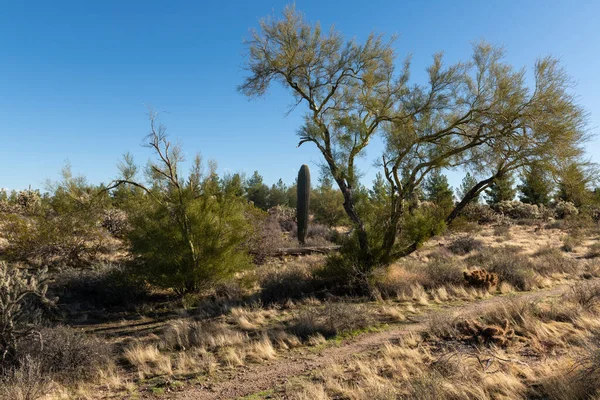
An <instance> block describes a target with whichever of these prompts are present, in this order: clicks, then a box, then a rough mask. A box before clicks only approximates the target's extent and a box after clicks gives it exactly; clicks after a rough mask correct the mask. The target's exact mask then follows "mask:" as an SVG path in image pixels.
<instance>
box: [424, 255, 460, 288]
mask: <svg viewBox="0 0 600 400" xmlns="http://www.w3.org/2000/svg"><path fill="white" fill-rule="evenodd" d="M464 270H465V264H464V263H463V262H462V261H460V260H458V259H456V258H453V257H449V256H448V255H447V254H443V253H437V254H436V253H434V254H432V255H431V256H430V259H429V261H428V262H427V264H426V265H424V266H423V277H424V280H423V281H422V282H421V285H423V287H424V288H425V289H433V288H437V287H442V286H447V285H459V284H461V283H463V281H464V277H463V271H464Z"/></svg>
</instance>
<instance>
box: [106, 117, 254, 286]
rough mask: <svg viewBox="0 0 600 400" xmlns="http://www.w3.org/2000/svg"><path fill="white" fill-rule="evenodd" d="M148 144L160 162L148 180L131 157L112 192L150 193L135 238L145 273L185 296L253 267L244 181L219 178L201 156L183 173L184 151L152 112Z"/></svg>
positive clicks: (136, 216) (136, 219) (152, 164)
mask: <svg viewBox="0 0 600 400" xmlns="http://www.w3.org/2000/svg"><path fill="white" fill-rule="evenodd" d="M146 142H147V147H149V148H150V149H152V150H153V152H154V154H155V156H156V158H155V160H151V161H149V162H148V165H147V166H146V168H145V176H146V179H145V182H144V180H140V179H138V178H137V171H138V168H137V167H136V166H135V164H134V163H133V160H132V159H131V158H130V157H126V158H125V159H124V161H123V163H121V164H120V171H121V177H120V178H119V179H116V180H115V181H113V182H112V184H111V185H110V186H108V187H107V188H106V190H114V189H116V188H118V187H120V186H122V185H127V186H133V187H136V188H139V189H141V190H142V191H143V192H144V193H145V199H146V201H145V202H143V203H141V204H140V205H139V207H138V209H137V210H136V211H135V212H134V213H133V215H131V218H130V222H131V225H132V228H131V231H130V233H129V234H128V238H129V241H130V242H131V248H132V252H133V253H134V254H136V255H138V256H139V257H140V260H141V261H142V266H143V276H144V277H146V278H147V280H148V281H149V282H151V283H153V284H156V285H158V286H162V287H166V288H172V289H173V290H175V292H177V293H179V294H183V293H186V292H191V291H198V290H201V289H205V288H207V287H210V285H212V284H213V283H214V282H216V281H219V280H221V279H224V278H226V277H229V276H230V275H231V274H233V273H234V272H236V271H238V270H240V269H241V268H243V267H244V266H246V265H248V262H249V257H248V253H247V250H246V249H245V248H244V243H245V242H246V241H247V238H248V235H249V226H248V222H247V221H246V219H245V217H244V208H245V207H246V201H245V200H244V199H243V198H241V197H240V196H239V192H240V187H241V185H240V182H239V180H238V179H225V180H223V181H221V180H219V179H218V175H217V172H216V164H215V163H208V167H209V168H208V170H204V163H203V162H202V159H201V158H200V156H199V155H197V156H196V157H195V158H194V160H193V163H192V167H191V170H190V172H189V174H188V175H187V177H184V176H182V174H181V171H180V169H181V164H182V162H183V161H184V157H183V154H182V150H181V148H180V147H179V146H176V145H173V144H172V143H171V142H170V141H169V140H168V137H167V134H166V128H165V127H164V126H163V125H161V124H159V123H158V122H157V115H156V113H154V112H151V113H150V133H149V134H148V136H147V137H146Z"/></svg>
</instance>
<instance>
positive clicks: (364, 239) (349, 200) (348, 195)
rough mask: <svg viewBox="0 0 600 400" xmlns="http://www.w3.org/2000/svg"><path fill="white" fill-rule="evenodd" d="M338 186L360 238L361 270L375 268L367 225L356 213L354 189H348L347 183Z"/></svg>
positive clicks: (345, 207)
mask: <svg viewBox="0 0 600 400" xmlns="http://www.w3.org/2000/svg"><path fill="white" fill-rule="evenodd" d="M338 185H339V186H340V189H341V190H342V194H343V195H344V210H345V211H346V214H347V215H348V217H349V218H350V220H351V221H352V222H353V223H354V226H355V228H356V230H357V236H358V246H359V249H360V255H361V256H360V258H361V259H360V261H361V263H362V264H363V265H361V266H360V267H361V268H364V269H365V270H368V269H370V268H371V267H372V266H373V256H372V254H371V249H370V246H369V237H368V234H367V230H366V229H365V224H364V223H363V221H362V219H361V218H360V217H359V216H358V213H357V212H356V206H355V204H354V196H353V195H352V189H351V188H350V187H348V186H347V185H346V184H345V182H343V181H342V182H341V183H340V182H339V181H338Z"/></svg>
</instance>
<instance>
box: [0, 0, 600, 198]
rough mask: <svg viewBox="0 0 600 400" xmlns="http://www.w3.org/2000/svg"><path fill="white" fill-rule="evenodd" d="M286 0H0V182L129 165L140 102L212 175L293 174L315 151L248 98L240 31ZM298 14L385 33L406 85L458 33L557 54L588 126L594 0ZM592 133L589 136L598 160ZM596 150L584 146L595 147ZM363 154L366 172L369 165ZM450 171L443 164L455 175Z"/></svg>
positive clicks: (292, 121) (515, 53) (596, 92)
mask: <svg viewBox="0 0 600 400" xmlns="http://www.w3.org/2000/svg"><path fill="white" fill-rule="evenodd" d="M286 3H287V2H285V1H274V0H270V1H266V0H259V1H222V2H204V1H169V2H167V1H133V0H129V1H123V0H121V1H109V0H104V1H96V2H91V1H52V2H49V1H37V2H35V1H25V0H24V1H5V2H3V4H2V5H1V7H0V57H1V59H0V171H2V173H1V174H0V187H4V188H11V189H12V188H25V187H27V186H28V185H29V184H31V185H32V186H33V187H41V186H43V184H44V181H45V180H47V179H57V178H58V176H59V171H60V169H61V167H62V166H63V165H64V163H65V161H66V160H69V162H70V164H71V165H72V168H73V171H74V172H75V173H77V174H83V175H85V176H86V177H87V178H88V179H89V180H90V181H91V182H94V183H99V182H102V181H104V182H108V181H110V179H112V178H114V177H115V176H116V174H117V171H116V167H115V165H116V163H117V161H118V159H119V157H120V156H121V155H122V154H123V153H124V152H126V151H131V152H132V153H133V154H134V155H135V157H136V159H137V161H138V162H139V163H145V162H146V160H147V159H148V157H149V156H150V154H149V152H148V149H145V148H142V147H141V146H140V144H141V142H142V138H143V137H144V135H145V134H146V133H147V129H148V122H147V115H146V114H147V107H152V108H154V109H156V110H158V111H162V114H161V115H162V121H163V122H164V123H165V124H166V125H167V127H168V132H170V135H171V137H172V139H173V140H176V141H180V142H181V143H182V144H183V148H184V151H185V153H186V154H187V155H188V158H190V159H191V158H192V156H193V155H194V153H195V152H197V151H200V152H201V153H202V155H203V157H204V158H206V159H214V160H216V161H217V162H218V164H219V168H220V171H221V172H245V173H246V174H247V175H250V174H251V173H252V171H254V170H258V171H259V172H260V173H261V174H262V175H263V176H264V177H265V181H266V182H267V183H269V184H270V183H274V182H275V181H276V180H277V179H278V178H280V177H281V178H283V179H284V181H286V182H292V181H293V179H294V177H295V175H296V173H297V170H298V168H299V167H300V165H301V164H303V163H307V164H309V165H310V166H313V167H314V168H316V165H317V163H319V162H320V160H321V159H320V157H319V154H318V153H317V152H316V151H315V149H314V148H312V147H310V146H307V145H304V146H302V147H301V148H296V144H297V138H296V135H295V132H296V130H297V128H298V127H299V125H300V122H301V118H300V117H301V112H294V113H292V114H291V115H288V116H286V115H285V114H286V111H287V109H288V106H289V105H290V103H291V97H290V96H289V94H287V93H286V92H285V91H284V90H283V89H281V88H278V87H273V88H272V89H271V91H270V93H269V95H268V96H267V97H265V98H262V99H259V100H253V101H248V100H247V99H246V98H244V97H243V96H242V95H241V94H239V93H238V92H237V91H236V86H237V85H238V84H240V83H241V82H242V80H243V77H244V71H243V62H244V51H245V49H244V46H243V44H242V41H243V38H244V37H247V36H248V30H249V28H252V27H257V25H258V20H259V19H260V18H261V17H263V16H265V15H268V14H273V13H277V14H279V13H280V12H281V10H282V9H283V8H284V7H285V5H286ZM296 6H297V8H298V9H300V10H302V11H303V12H304V13H305V14H306V16H307V19H308V20H310V21H317V20H319V21H321V23H322V24H323V25H324V26H329V25H331V24H335V26H336V28H337V29H339V30H340V31H341V32H342V33H343V34H344V35H346V37H356V38H357V39H358V40H361V39H363V38H365V37H366V36H367V35H368V34H369V32H371V31H377V32H380V33H386V34H397V35H398V40H397V42H396V48H397V52H398V55H399V58H400V60H399V61H401V60H402V59H403V58H404V57H405V56H406V55H407V54H409V53H411V54H412V55H413V63H412V71H413V79H414V82H420V83H423V78H424V74H423V70H424V69H425V67H426V66H427V65H428V64H429V62H430V61H431V55H432V54H433V53H434V52H437V51H440V50H443V51H444V52H445V55H446V59H447V60H448V62H453V61H458V60H466V59H468V57H469V56H470V52H471V42H473V41H476V40H479V39H486V40H488V41H490V42H492V43H495V44H503V45H504V46H505V48H506V52H507V59H508V60H509V61H510V62H511V63H513V64H514V65H515V66H518V67H522V66H526V67H531V66H532V65H533V63H534V62H535V59H536V58H537V57H539V56H543V55H547V54H552V55H554V56H557V57H559V58H560V59H561V60H562V63H563V65H564V66H565V67H566V68H567V71H568V72H569V73H570V75H572V76H573V78H574V79H575V80H576V82H577V83H578V86H577V88H576V92H577V93H578V95H579V98H580V102H581V104H582V105H583V106H584V107H585V108H587V109H588V110H589V111H590V125H589V128H590V129H591V130H592V131H593V132H595V133H598V132H599V129H598V127H599V126H600V79H599V76H598V71H600V55H599V51H600V29H599V28H598V27H597V23H598V20H600V2H598V1H537V0H531V1H417V0H414V1H409V0H404V1H380V0H371V1H368V2H367V1H356V0H343V1H327V2H324V1H312V0H311V1H308V0H306V1H300V0H298V1H296ZM599 150H600V141H599V140H594V141H592V142H590V143H589V144H588V151H589V153H590V156H592V157H593V158H594V160H595V161H598V162H600V155H598V154H599V153H600V151H599ZM594 154H596V155H594ZM377 155H378V154H377V152H375V151H371V152H370V153H369V154H368V155H367V158H366V159H365V160H364V161H363V163H362V164H363V169H364V171H365V180H370V179H372V177H373V176H374V174H375V172H376V169H375V168H374V167H372V166H371V164H372V159H373V157H376V156H377ZM459 180H460V178H459V176H458V174H451V183H452V184H454V185H457V184H458V182H459Z"/></svg>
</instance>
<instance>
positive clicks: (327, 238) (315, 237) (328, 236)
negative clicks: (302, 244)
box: [290, 223, 337, 246]
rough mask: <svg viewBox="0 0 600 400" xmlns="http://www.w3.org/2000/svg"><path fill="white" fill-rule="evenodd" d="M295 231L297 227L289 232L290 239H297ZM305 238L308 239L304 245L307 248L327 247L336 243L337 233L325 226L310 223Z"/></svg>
mask: <svg viewBox="0 0 600 400" xmlns="http://www.w3.org/2000/svg"><path fill="white" fill-rule="evenodd" d="M297 229H298V228H297V227H294V228H293V229H292V231H291V232H290V236H291V237H293V238H296V237H298V230H297ZM306 237H307V238H308V240H307V243H306V244H307V245H308V246H311V245H312V246H328V245H331V244H332V243H333V242H335V241H336V238H337V232H336V231H335V230H333V229H331V228H329V227H328V226H327V225H323V224H315V223H310V224H309V225H308V232H307V233H306Z"/></svg>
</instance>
